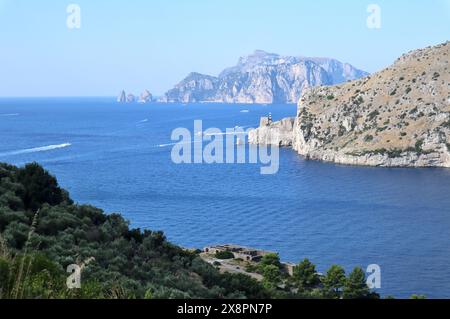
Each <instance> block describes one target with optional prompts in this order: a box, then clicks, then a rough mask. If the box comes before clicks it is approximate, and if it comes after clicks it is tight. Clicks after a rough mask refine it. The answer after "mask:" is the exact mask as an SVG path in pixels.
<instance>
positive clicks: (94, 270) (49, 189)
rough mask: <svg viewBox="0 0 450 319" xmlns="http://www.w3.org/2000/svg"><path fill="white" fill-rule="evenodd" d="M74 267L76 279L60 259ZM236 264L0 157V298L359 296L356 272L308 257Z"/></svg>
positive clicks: (361, 286)
mask: <svg viewBox="0 0 450 319" xmlns="http://www.w3.org/2000/svg"><path fill="white" fill-rule="evenodd" d="M72 264H77V265H80V266H81V267H82V269H83V271H82V285H81V288H80V289H74V290H69V289H68V288H67V286H66V279H67V276H68V273H67V272H66V269H67V266H68V265H72ZM254 270H255V271H256V272H258V273H259V274H260V275H262V277H263V280H262V281H258V280H256V279H254V278H252V277H250V276H247V275H245V274H229V273H225V274H221V273H220V272H219V271H218V270H217V269H216V268H215V267H214V266H213V265H210V264H208V263H206V262H205V261H203V260H202V259H201V258H200V257H199V255H198V252H192V251H187V250H184V249H182V248H180V247H177V246H175V245H173V244H171V243H170V242H168V241H167V240H166V237H165V236H164V233H162V232H159V231H150V230H144V231H141V230H140V229H131V228H130V227H129V223H128V222H127V221H126V220H124V219H123V217H122V216H120V215H118V214H110V215H107V214H105V213H104V212H103V211H102V210H100V209H98V208H95V207H92V206H87V205H76V204H74V203H73V201H72V200H71V199H70V197H69V195H68V193H67V192H66V191H65V190H63V189H61V188H60V187H59V186H58V182H57V180H56V178H54V177H53V176H51V175H50V174H49V173H48V172H47V171H45V170H44V169H43V168H42V167H41V166H39V165H38V164H30V165H27V166H25V167H23V168H18V167H14V166H10V165H7V164H0V298H13V299H15V298H86V299H103V298H147V299H161V298H183V299H189V298H253V299H263V298H342V297H344V298H368V297H373V296H376V295H373V294H371V292H370V291H369V289H368V288H367V285H366V284H365V281H364V278H365V276H364V273H363V272H362V270H360V269H356V270H354V271H353V272H352V273H351V274H350V275H349V277H348V278H345V273H344V272H343V270H342V269H341V268H339V267H338V266H333V267H332V268H331V269H330V270H329V272H328V273H327V276H325V277H324V278H322V279H321V276H319V274H318V273H317V271H316V268H315V266H314V265H313V264H312V263H311V262H310V261H309V260H307V259H305V260H304V261H303V262H301V263H300V264H299V265H298V266H297V267H295V270H294V276H293V277H290V276H289V275H288V274H287V273H286V272H285V270H284V268H283V266H282V264H281V262H280V258H279V256H278V255H276V254H269V255H267V256H264V257H263V258H262V260H261V262H260V263H259V265H258V266H257V267H255V269H254Z"/></svg>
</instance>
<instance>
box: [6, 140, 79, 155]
mask: <svg viewBox="0 0 450 319" xmlns="http://www.w3.org/2000/svg"><path fill="white" fill-rule="evenodd" d="M69 146H72V144H70V143H64V144H58V145H47V146H41V147H35V148H28V149H23V150H18V151H11V152H5V153H0V157H3V156H13V155H22V154H30V153H37V152H48V151H53V150H57V149H61V148H66V147H69Z"/></svg>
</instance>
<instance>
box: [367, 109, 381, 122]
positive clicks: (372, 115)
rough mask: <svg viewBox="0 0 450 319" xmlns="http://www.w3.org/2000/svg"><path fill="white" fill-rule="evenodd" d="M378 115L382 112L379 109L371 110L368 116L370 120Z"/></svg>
mask: <svg viewBox="0 0 450 319" xmlns="http://www.w3.org/2000/svg"><path fill="white" fill-rule="evenodd" d="M378 115H380V112H378V110H375V111H373V112H370V113H369V115H367V118H368V119H369V121H372V120H373V119H375V118H376V117H377V116H378Z"/></svg>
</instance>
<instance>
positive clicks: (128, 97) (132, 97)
mask: <svg viewBox="0 0 450 319" xmlns="http://www.w3.org/2000/svg"><path fill="white" fill-rule="evenodd" d="M134 101H136V98H135V97H134V95H133V94H128V95H127V103H134Z"/></svg>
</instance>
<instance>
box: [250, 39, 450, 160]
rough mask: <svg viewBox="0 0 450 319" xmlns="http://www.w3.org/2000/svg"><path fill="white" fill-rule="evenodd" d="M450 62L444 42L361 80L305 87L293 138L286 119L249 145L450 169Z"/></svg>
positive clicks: (449, 46)
mask: <svg viewBox="0 0 450 319" xmlns="http://www.w3.org/2000/svg"><path fill="white" fill-rule="evenodd" d="M449 60H450V42H446V43H444V44H441V45H437V46H434V47H428V48H425V49H420V50H416V51H412V52H410V53H408V54H405V55H403V56H402V57H400V58H399V59H398V60H397V61H396V62H395V63H394V64H393V65H392V66H390V67H388V68H386V69H384V70H382V71H380V72H378V73H375V74H373V75H371V76H367V77H365V78H363V79H359V80H356V81H353V82H349V83H345V84H341V85H336V86H322V87H315V88H308V89H305V90H304V91H303V93H302V96H301V98H300V99H299V102H298V112H297V116H296V118H295V119H288V121H289V122H290V123H292V121H293V122H294V125H293V129H292V131H291V133H290V134H289V132H288V130H289V128H290V127H289V125H287V126H286V124H285V123H286V121H287V120H283V121H281V122H274V123H266V122H264V123H262V125H261V127H260V128H258V129H256V130H254V131H252V132H250V133H249V143H252V144H261V143H262V144H264V143H267V144H277V145H282V146H285V145H292V148H293V149H294V150H296V151H297V152H298V153H299V154H300V155H302V156H304V157H305V158H307V159H312V160H321V161H326V162H334V163H339V164H351V165H366V166H386V167H450V65H449V64H450V62H449ZM283 123H284V124H283ZM280 127H281V128H283V129H282V130H281V131H280Z"/></svg>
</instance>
